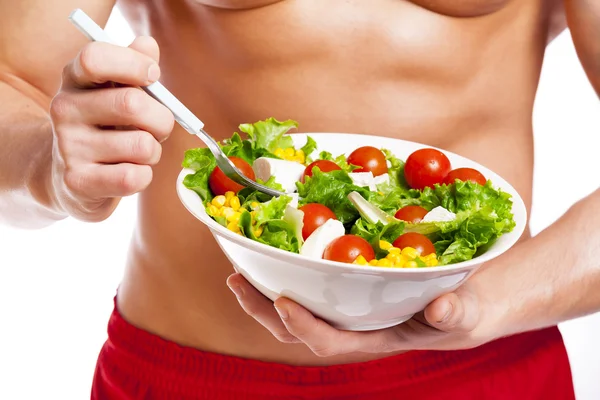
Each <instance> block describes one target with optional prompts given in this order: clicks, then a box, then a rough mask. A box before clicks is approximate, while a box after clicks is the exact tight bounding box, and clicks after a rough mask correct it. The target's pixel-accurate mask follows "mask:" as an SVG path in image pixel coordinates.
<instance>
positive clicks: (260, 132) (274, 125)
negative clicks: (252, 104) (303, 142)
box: [239, 117, 298, 153]
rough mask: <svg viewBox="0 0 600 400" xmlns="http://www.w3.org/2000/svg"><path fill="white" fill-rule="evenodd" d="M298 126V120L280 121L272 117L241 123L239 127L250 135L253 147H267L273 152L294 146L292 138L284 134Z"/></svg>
mask: <svg viewBox="0 0 600 400" xmlns="http://www.w3.org/2000/svg"><path fill="white" fill-rule="evenodd" d="M297 127H298V122H296V121H293V120H291V119H289V120H287V121H278V120H276V119H275V118H272V117H271V118H267V119H266V120H264V121H258V122H255V123H253V124H241V125H240V126H239V129H240V131H242V132H245V133H246V134H247V135H248V137H249V138H250V142H251V143H252V147H253V148H255V149H266V150H268V151H269V152H271V153H272V152H274V151H275V150H276V149H277V148H282V149H286V148H288V147H293V142H292V138H291V137H290V136H284V135H285V134H286V133H287V132H288V131H289V130H290V129H292V128H297Z"/></svg>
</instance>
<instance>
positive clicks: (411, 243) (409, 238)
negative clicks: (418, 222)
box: [393, 232, 435, 256]
mask: <svg viewBox="0 0 600 400" xmlns="http://www.w3.org/2000/svg"><path fill="white" fill-rule="evenodd" d="M393 246H394V247H397V248H399V249H403V248H405V247H412V248H413V249H416V250H417V251H418V252H419V254H420V255H422V256H426V255H429V254H431V253H435V247H434V246H433V243H431V240H429V239H428V238H427V236H425V235H421V234H420V233H416V232H408V233H405V234H403V235H400V236H399V237H398V239H396V240H394V243H393Z"/></svg>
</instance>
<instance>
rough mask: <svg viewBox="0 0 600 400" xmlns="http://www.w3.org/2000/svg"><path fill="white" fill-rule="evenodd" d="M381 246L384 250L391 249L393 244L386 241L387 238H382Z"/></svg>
mask: <svg viewBox="0 0 600 400" xmlns="http://www.w3.org/2000/svg"><path fill="white" fill-rule="evenodd" d="M379 247H381V249H382V250H389V249H391V248H392V244H391V243H390V242H386V241H385V240H380V241H379Z"/></svg>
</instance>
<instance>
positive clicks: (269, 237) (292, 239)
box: [238, 210, 299, 253]
mask: <svg viewBox="0 0 600 400" xmlns="http://www.w3.org/2000/svg"><path fill="white" fill-rule="evenodd" d="M238 225H239V227H240V230H241V231H242V233H243V234H244V236H246V237H248V238H250V239H252V240H255V241H257V242H260V243H264V244H266V245H269V246H272V247H276V248H278V249H282V250H287V251H291V252H293V253H298V251H299V242H298V238H297V237H296V233H295V229H294V227H293V226H292V225H291V224H290V223H289V222H287V221H284V220H281V219H274V220H268V221H266V222H264V223H263V224H262V229H263V232H262V234H261V235H260V236H259V237H257V236H256V235H255V234H254V229H253V226H252V215H251V214H250V212H248V211H246V210H244V211H243V212H242V215H241V216H240V221H239V223H238Z"/></svg>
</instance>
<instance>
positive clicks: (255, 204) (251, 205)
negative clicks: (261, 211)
mask: <svg viewBox="0 0 600 400" xmlns="http://www.w3.org/2000/svg"><path fill="white" fill-rule="evenodd" d="M258 206H259V203H258V201H253V202H252V203H250V207H252V208H256V207H258Z"/></svg>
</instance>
